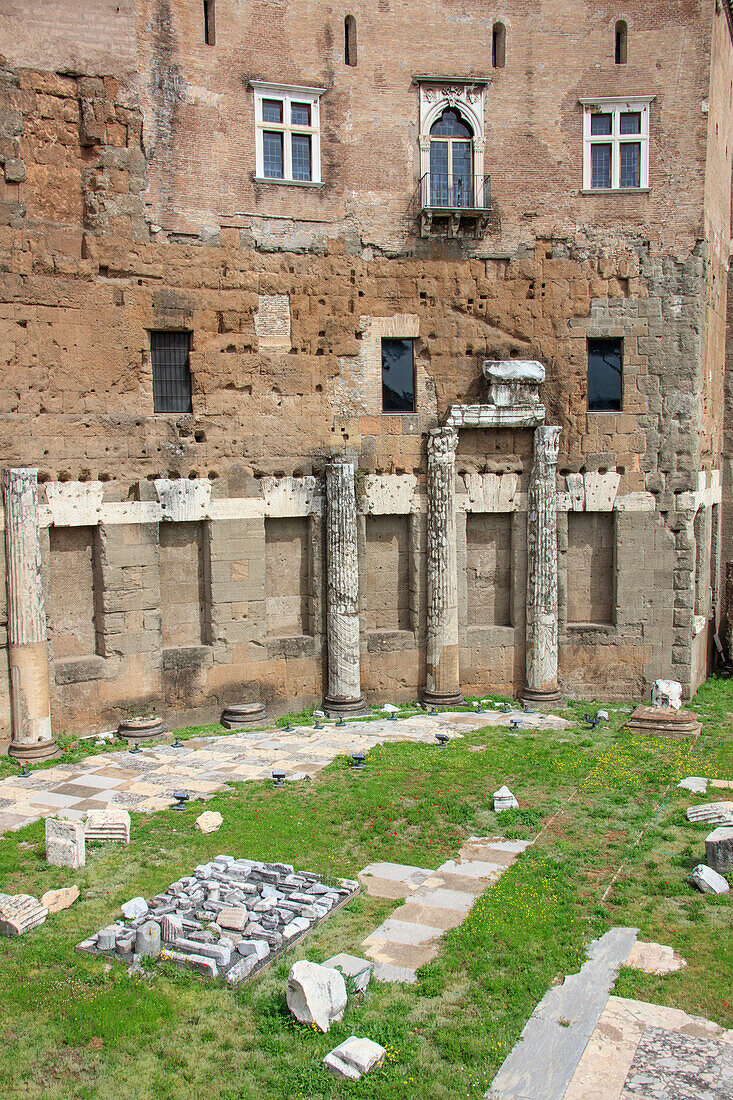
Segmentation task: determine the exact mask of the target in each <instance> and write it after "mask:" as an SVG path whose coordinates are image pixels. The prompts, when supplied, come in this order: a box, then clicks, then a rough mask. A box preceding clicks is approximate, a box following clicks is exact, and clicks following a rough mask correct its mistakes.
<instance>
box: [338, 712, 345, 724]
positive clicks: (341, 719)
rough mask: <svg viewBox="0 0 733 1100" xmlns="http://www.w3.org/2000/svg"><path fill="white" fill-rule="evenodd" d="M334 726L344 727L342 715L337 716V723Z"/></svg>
mask: <svg viewBox="0 0 733 1100" xmlns="http://www.w3.org/2000/svg"><path fill="white" fill-rule="evenodd" d="M336 725H337V726H343V725H344V716H343V714H339V717H338V722H337V723H336Z"/></svg>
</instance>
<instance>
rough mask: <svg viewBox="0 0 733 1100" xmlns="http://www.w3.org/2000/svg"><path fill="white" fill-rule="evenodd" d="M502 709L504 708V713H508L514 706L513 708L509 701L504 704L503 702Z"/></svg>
mask: <svg viewBox="0 0 733 1100" xmlns="http://www.w3.org/2000/svg"><path fill="white" fill-rule="evenodd" d="M501 709H502V710H503V711H504V713H505V714H508V713H509V711H510V710H511V709H512V708H511V705H510V704H509V703H502V704H501Z"/></svg>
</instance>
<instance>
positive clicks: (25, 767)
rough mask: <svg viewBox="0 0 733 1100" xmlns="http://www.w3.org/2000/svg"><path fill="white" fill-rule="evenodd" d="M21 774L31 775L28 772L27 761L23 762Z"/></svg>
mask: <svg viewBox="0 0 733 1100" xmlns="http://www.w3.org/2000/svg"><path fill="white" fill-rule="evenodd" d="M20 774H21V775H29V774H30V773H29V771H28V764H27V762H26V761H25V760H24V761H23V767H22V768H21V769H20Z"/></svg>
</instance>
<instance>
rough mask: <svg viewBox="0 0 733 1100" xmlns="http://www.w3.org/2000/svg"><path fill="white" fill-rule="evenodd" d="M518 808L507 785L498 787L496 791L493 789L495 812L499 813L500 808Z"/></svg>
mask: <svg viewBox="0 0 733 1100" xmlns="http://www.w3.org/2000/svg"><path fill="white" fill-rule="evenodd" d="M518 808H519V803H518V802H517V800H516V798H515V797H514V795H513V794H512V792H511V791H510V790H509V788H508V787H506V786H505V787H500V788H499V790H498V791H494V810H495V811H496V813H501V811H502V810H516V809H518Z"/></svg>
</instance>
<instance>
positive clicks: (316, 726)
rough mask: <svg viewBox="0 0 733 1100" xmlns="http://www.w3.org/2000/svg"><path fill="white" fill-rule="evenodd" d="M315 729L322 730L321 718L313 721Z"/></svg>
mask: <svg viewBox="0 0 733 1100" xmlns="http://www.w3.org/2000/svg"><path fill="white" fill-rule="evenodd" d="M313 729H314V730H322V729H323V726H322V724H321V720H320V718H316V720H315V722H314V723H313Z"/></svg>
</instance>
